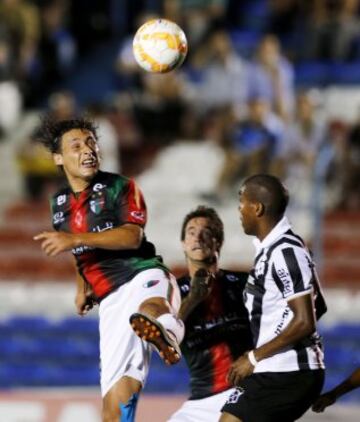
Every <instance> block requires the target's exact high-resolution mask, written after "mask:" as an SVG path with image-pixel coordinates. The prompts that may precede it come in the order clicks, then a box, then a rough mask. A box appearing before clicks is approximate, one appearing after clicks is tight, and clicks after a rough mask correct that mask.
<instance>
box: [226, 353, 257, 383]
mask: <svg viewBox="0 0 360 422" xmlns="http://www.w3.org/2000/svg"><path fill="white" fill-rule="evenodd" d="M253 372H254V366H253V365H252V364H251V362H250V361H249V358H248V357H247V353H246V354H245V355H242V356H240V357H239V358H238V359H236V361H235V362H234V363H233V364H232V365H231V367H230V370H229V373H228V375H227V380H228V382H229V383H230V384H231V385H234V386H238V385H239V384H240V382H241V381H242V380H243V379H244V378H246V377H248V376H249V375H251V374H252V373H253Z"/></svg>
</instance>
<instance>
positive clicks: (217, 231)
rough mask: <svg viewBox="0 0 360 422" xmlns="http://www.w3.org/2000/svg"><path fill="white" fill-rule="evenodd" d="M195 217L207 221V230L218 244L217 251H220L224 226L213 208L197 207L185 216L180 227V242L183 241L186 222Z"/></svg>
mask: <svg viewBox="0 0 360 422" xmlns="http://www.w3.org/2000/svg"><path fill="white" fill-rule="evenodd" d="M197 217H204V218H207V219H208V221H209V228H210V230H211V232H212V234H213V236H214V237H215V239H216V241H217V243H218V249H219V250H220V248H221V246H222V244H223V243H224V224H223V222H222V221H221V218H220V217H219V215H218V213H217V212H216V211H215V210H214V208H210V207H206V206H205V205H199V206H198V207H197V208H196V209H195V210H193V211H191V212H189V214H187V215H186V216H185V218H184V221H183V223H182V227H181V240H182V241H183V240H184V239H185V230H186V226H187V224H188V222H189V221H190V220H192V219H193V218H197Z"/></svg>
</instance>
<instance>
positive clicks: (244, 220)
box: [239, 186, 256, 235]
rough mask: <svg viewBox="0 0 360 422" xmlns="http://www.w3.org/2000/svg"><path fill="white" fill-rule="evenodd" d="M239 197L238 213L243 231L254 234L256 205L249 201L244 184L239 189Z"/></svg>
mask: <svg viewBox="0 0 360 422" xmlns="http://www.w3.org/2000/svg"><path fill="white" fill-rule="evenodd" d="M239 198H240V201H239V213H240V220H241V224H242V226H243V229H244V233H245V234H249V235H255V234H256V233H255V224H256V207H255V204H254V203H253V202H252V201H250V198H249V195H248V193H247V192H246V186H243V187H242V188H241V189H240V192H239Z"/></svg>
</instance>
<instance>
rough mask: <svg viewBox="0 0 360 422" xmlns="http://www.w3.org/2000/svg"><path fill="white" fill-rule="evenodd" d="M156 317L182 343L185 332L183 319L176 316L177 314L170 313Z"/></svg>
mask: <svg viewBox="0 0 360 422" xmlns="http://www.w3.org/2000/svg"><path fill="white" fill-rule="evenodd" d="M156 319H157V321H159V322H160V324H161V325H162V326H163V327H164V328H165V330H167V331H169V332H170V333H172V334H174V335H175V337H176V341H177V342H178V343H179V344H180V343H181V341H182V339H183V338H184V334H185V327H184V323H183V322H182V321H181V319H178V318H176V317H175V315H173V314H170V313H169V314H162V315H160V316H159V317H158V318H156Z"/></svg>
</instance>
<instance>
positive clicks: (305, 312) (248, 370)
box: [220, 175, 326, 422]
mask: <svg viewBox="0 0 360 422" xmlns="http://www.w3.org/2000/svg"><path fill="white" fill-rule="evenodd" d="M287 204H288V192H287V190H286V189H285V187H284V186H283V185H282V183H281V182H280V180H279V179H277V178H276V177H274V176H270V175H255V176H252V177H249V178H248V179H246V180H245V182H244V184H243V186H242V188H241V189H240V205H239V211H240V218H241V222H242V225H243V229H244V232H245V233H246V234H248V235H253V236H256V238H257V239H255V246H256V258H255V262H254V267H253V269H252V270H251V272H250V276H249V279H248V282H247V285H246V287H245V295H246V302H245V304H246V307H247V309H248V311H249V316H250V325H251V331H252V334H253V341H254V349H253V350H251V351H250V352H248V353H245V354H244V355H243V356H241V357H240V358H239V359H238V360H237V361H236V362H235V363H234V364H233V365H232V367H231V369H230V372H229V380H230V382H231V383H232V384H233V385H236V386H240V387H239V388H238V389H237V390H236V392H235V393H234V394H232V395H230V397H229V399H228V401H227V402H226V404H225V405H224V407H223V409H222V411H223V415H222V416H221V418H220V421H221V422H239V421H242V422H253V421H256V422H275V421H276V422H278V421H281V422H293V421H295V420H297V419H299V418H300V417H301V416H302V414H303V413H305V411H306V410H307V409H308V408H309V407H310V406H311V404H312V403H313V402H314V400H315V399H316V398H317V397H318V396H319V394H320V391H321V388H322V386H323V382H324V363H323V353H322V348H321V343H320V339H319V336H318V335H317V332H316V316H317V317H320V316H321V314H322V313H324V312H325V311H326V307H325V304H324V301H323V299H322V300H319V299H317V302H316V303H315V300H316V298H320V299H321V298H322V295H321V290H320V287H319V283H318V279H317V276H316V271H315V268H314V264H313V261H312V259H311V256H310V253H309V251H308V250H307V248H306V247H305V245H304V242H303V241H302V239H301V238H300V237H299V236H297V235H296V234H295V233H294V232H293V231H292V228H291V225H290V223H289V221H288V219H287V218H286V216H285V215H284V214H285V210H286V207H287ZM321 304H322V309H320V305H321Z"/></svg>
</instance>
